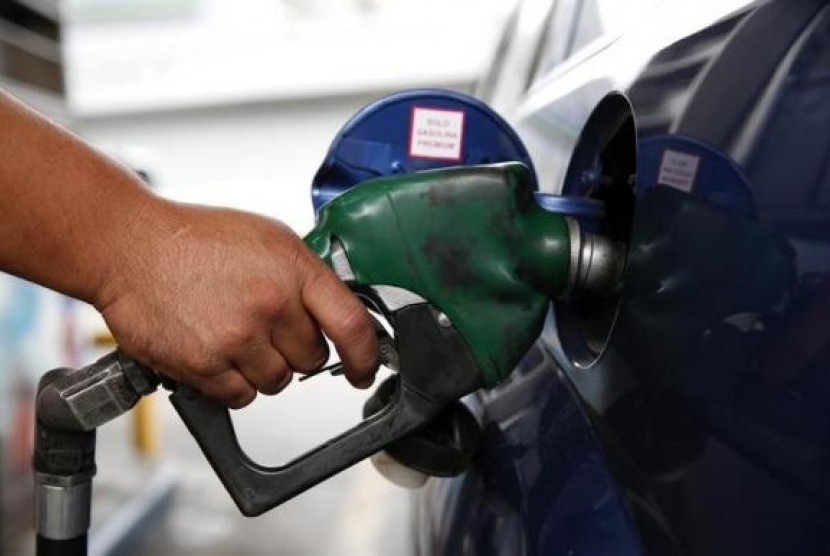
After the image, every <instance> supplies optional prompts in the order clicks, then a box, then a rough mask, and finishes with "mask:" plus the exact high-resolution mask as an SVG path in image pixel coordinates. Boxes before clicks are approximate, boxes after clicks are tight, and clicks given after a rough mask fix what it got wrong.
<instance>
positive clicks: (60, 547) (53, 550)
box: [35, 533, 86, 556]
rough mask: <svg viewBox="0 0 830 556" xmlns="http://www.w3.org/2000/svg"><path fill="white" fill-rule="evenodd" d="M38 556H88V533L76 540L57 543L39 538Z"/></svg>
mask: <svg viewBox="0 0 830 556" xmlns="http://www.w3.org/2000/svg"><path fill="white" fill-rule="evenodd" d="M35 553H36V554H37V556H86V533H84V534H83V535H81V536H80V537H75V538H74V539H67V540H62V541H56V540H54V539H47V538H46V537H41V536H40V535H38V536H37V549H36V552H35Z"/></svg>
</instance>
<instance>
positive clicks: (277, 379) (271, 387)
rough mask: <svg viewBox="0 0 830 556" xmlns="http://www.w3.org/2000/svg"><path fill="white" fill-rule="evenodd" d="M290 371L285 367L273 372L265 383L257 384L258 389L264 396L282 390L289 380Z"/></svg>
mask: <svg viewBox="0 0 830 556" xmlns="http://www.w3.org/2000/svg"><path fill="white" fill-rule="evenodd" d="M291 378H292V373H291V370H290V369H288V368H287V367H286V368H284V369H281V370H280V372H278V373H276V374H274V376H273V377H271V379H270V380H269V381H268V383H267V384H263V385H261V386H259V391H260V392H262V393H263V394H265V395H266V396H273V395H274V394H279V393H280V392H282V391H283V390H284V389H285V387H286V386H288V384H289V383H290V382H291Z"/></svg>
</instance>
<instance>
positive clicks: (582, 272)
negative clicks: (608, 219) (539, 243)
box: [569, 231, 625, 295]
mask: <svg viewBox="0 0 830 556" xmlns="http://www.w3.org/2000/svg"><path fill="white" fill-rule="evenodd" d="M574 236H576V238H578V241H577V243H576V245H574V244H573V243H572V244H571V265H572V271H571V273H570V278H571V284H570V288H569V291H570V292H572V293H581V294H585V293H587V294H592V295H611V294H614V293H617V292H618V290H619V286H620V279H621V278H622V273H623V269H624V268H625V246H624V245H623V244H621V243H617V242H614V241H612V240H610V239H608V238H606V237H604V236H601V235H597V234H590V233H584V232H581V231H580V232H579V233H578V234H572V235H571V241H572V242H573V240H574Z"/></svg>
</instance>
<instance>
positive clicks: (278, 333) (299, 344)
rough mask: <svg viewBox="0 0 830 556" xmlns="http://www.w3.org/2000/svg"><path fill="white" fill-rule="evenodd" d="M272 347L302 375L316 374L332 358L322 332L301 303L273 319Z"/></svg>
mask: <svg viewBox="0 0 830 556" xmlns="http://www.w3.org/2000/svg"><path fill="white" fill-rule="evenodd" d="M271 345H273V346H274V348H275V349H276V350H277V351H278V352H279V353H280V354H281V355H282V356H283V357H284V358H285V360H286V362H287V363H288V365H289V366H290V367H291V368H292V369H294V370H295V371H297V372H299V373H310V372H312V371H316V370H317V369H319V368H320V367H322V366H323V365H325V363H326V361H328V358H329V348H328V345H327V344H326V341H325V339H324V338H323V334H322V332H320V329H319V327H318V326H317V325H316V324H315V323H314V321H313V320H312V319H311V317H310V316H309V315H308V313H306V312H305V309H304V308H303V307H302V305H300V304H299V303H297V304H295V305H293V306H292V307H291V308H290V309H287V310H286V311H285V312H283V313H281V314H280V315H277V317H276V318H275V319H274V328H273V330H272V332H271Z"/></svg>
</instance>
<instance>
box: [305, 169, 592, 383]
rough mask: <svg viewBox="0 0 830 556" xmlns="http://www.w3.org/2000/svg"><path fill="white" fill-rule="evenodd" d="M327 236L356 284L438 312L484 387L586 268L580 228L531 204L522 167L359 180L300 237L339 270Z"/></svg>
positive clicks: (513, 359)
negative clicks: (384, 289) (401, 295)
mask: <svg viewBox="0 0 830 556" xmlns="http://www.w3.org/2000/svg"><path fill="white" fill-rule="evenodd" d="M334 241H337V242H338V247H339V248H341V249H342V251H343V252H344V254H345V257H346V258H347V259H348V262H349V263H350V266H351V269H352V276H350V277H349V278H348V279H349V280H351V282H352V283H353V284H354V285H355V286H357V287H358V288H359V287H361V286H378V285H386V286H394V287H397V288H401V289H403V290H406V291H409V292H412V293H414V294H417V295H418V296H420V297H421V298H423V299H425V300H427V301H429V303H431V304H432V305H433V306H434V307H435V308H437V309H438V310H439V311H441V312H442V313H443V314H444V315H446V317H447V318H448V319H449V321H450V322H451V323H452V325H453V326H454V328H455V329H456V330H457V331H458V333H459V334H460V336H461V337H462V338H463V339H464V341H465V342H466V345H467V347H468V348H469V350H470V352H471V354H472V356H473V358H474V359H475V361H476V363H477V365H478V368H479V369H480V371H481V376H482V383H483V384H484V385H487V386H489V385H493V384H495V383H497V382H499V381H500V380H502V379H504V378H505V377H506V376H507V375H508V374H509V373H510V371H511V370H512V369H513V367H514V366H515V365H516V363H517V362H518V360H519V358H520V357H521V356H522V355H524V353H525V352H526V351H527V349H528V348H529V347H530V344H531V343H532V342H533V341H534V340H535V339H536V338H537V337H538V335H539V332H540V331H541V328H542V325H543V322H544V319H545V315H546V313H547V310H548V306H549V302H550V300H551V299H555V298H557V297H559V296H562V295H565V294H566V293H567V292H568V291H569V290H571V289H573V288H574V287H578V286H579V283H580V281H581V282H582V283H586V280H585V278H584V277H583V278H582V279H581V278H580V277H581V276H582V275H586V276H587V274H588V273H586V272H582V273H580V267H583V270H584V266H585V264H584V263H582V264H581V263H580V261H581V260H582V258H583V251H584V249H582V243H583V239H582V234H581V233H580V231H579V226H578V224H577V223H576V222H575V221H574V220H571V219H569V218H567V217H565V216H562V215H560V214H555V213H551V212H548V211H546V210H544V209H543V208H541V207H540V206H539V205H538V204H537V203H536V201H535V199H534V196H533V189H532V186H531V177H530V172H529V170H528V169H527V167H526V166H524V165H522V164H519V163H506V164H498V165H490V166H473V167H459V168H451V169H444V170H434V171H429V172H421V173H415V174H409V175H403V176H395V177H388V178H381V179H376V180H372V181H369V182H364V183H362V184H360V185H359V186H357V187H354V188H353V189H351V190H349V191H347V192H345V193H344V194H342V195H341V196H340V197H337V198H336V199H334V200H333V201H331V202H330V203H328V204H327V205H325V206H324V207H322V209H321V211H320V218H319V223H318V224H317V226H316V227H315V228H314V230H313V231H312V232H311V233H310V234H308V236H306V242H307V244H308V245H309V246H310V247H311V248H312V249H313V250H314V251H316V252H317V254H318V255H319V256H320V257H322V258H323V259H324V260H325V261H327V262H328V263H329V264H330V265H331V266H332V267H334V268H335V269H337V264H336V261H334V260H332V245H333V242H334ZM592 251H593V249H591V250H589V254H590V252H592ZM595 265H596V262H595ZM594 273H596V270H595V271H594Z"/></svg>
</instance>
